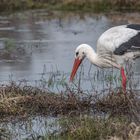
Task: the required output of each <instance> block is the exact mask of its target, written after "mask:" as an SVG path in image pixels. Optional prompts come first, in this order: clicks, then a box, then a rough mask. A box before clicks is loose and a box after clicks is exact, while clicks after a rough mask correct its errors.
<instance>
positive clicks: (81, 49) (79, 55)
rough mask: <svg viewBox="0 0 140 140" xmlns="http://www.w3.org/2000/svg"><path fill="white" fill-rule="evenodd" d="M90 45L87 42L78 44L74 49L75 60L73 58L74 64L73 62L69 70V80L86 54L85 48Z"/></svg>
mask: <svg viewBox="0 0 140 140" xmlns="http://www.w3.org/2000/svg"><path fill="white" fill-rule="evenodd" d="M89 47H90V46H89V45H87V44H81V45H79V46H78V47H77V48H76V50H75V60H74V64H73V69H72V72H71V76H70V81H72V80H73V78H74V76H75V74H76V72H77V70H78V67H79V66H80V64H81V62H82V61H83V59H84V58H85V57H86V55H87V50H88V48H89Z"/></svg>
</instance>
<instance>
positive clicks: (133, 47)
mask: <svg viewBox="0 0 140 140" xmlns="http://www.w3.org/2000/svg"><path fill="white" fill-rule="evenodd" d="M133 25H136V24H131V26H130V25H129V27H131V28H132V27H133V29H134V26H133ZM136 28H137V29H140V25H139V26H138V25H137V26H135V29H136ZM135 51H140V32H138V34H137V35H135V36H134V37H132V38H130V39H129V40H128V41H127V42H125V43H122V44H121V45H120V46H119V47H118V48H116V49H115V51H114V54H116V55H123V54H125V53H127V52H135Z"/></svg>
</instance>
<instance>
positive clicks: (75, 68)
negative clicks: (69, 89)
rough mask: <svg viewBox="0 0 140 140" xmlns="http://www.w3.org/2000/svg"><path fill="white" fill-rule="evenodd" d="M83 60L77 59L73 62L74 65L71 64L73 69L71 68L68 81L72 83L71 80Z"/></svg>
mask: <svg viewBox="0 0 140 140" xmlns="http://www.w3.org/2000/svg"><path fill="white" fill-rule="evenodd" d="M82 60H83V59H79V58H76V59H75V61H74V64H73V68H72V72H71V75H70V81H73V78H74V76H75V74H76V72H77V70H78V67H79V66H80V64H81V62H82Z"/></svg>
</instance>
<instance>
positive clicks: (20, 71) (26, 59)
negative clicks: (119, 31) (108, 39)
mask: <svg viewBox="0 0 140 140" xmlns="http://www.w3.org/2000/svg"><path fill="white" fill-rule="evenodd" d="M128 15H129V16H128ZM134 15H135V16H136V17H135V18H136V19H137V18H138V16H139V15H138V14H137V13H134V14H123V15H121V14H115V15H113V14H108V15H103V14H88V13H86V14H83V13H81V14H80V13H64V12H47V11H43V10H40V11H30V12H23V13H15V14H11V15H9V16H0V45H1V47H2V44H3V40H4V39H5V38H8V39H14V40H15V42H16V44H17V45H19V46H22V47H24V48H25V49H26V54H25V55H23V56H21V57H18V58H17V59H16V60H9V59H8V58H7V59H2V60H0V65H1V66H0V82H7V81H9V79H12V80H14V81H18V80H21V79H26V80H27V81H29V82H30V83H34V81H38V80H39V79H40V78H41V76H42V73H49V72H52V71H54V72H56V71H59V72H60V73H66V74H67V81H68V78H69V74H70V72H71V69H72V65H73V59H74V50H75V48H76V47H77V46H78V45H79V44H81V43H88V44H90V45H91V46H92V47H93V48H95V49H96V41H97V39H98V37H99V36H100V35H101V33H103V32H104V31H105V30H107V29H108V28H110V27H112V26H115V25H120V24H127V23H132V21H133V22H135V20H136V19H135V18H134ZM128 17H129V18H128ZM136 22H138V21H136ZM83 65H84V73H85V74H87V72H88V71H89V68H90V63H89V62H88V61H86V60H85V62H84V64H83ZM134 69H135V73H136V74H137V75H139V69H140V63H139V62H138V61H137V63H136V65H135V68H134ZM95 71H96V68H95V67H92V69H91V73H93V75H94V72H95ZM46 77H47V76H46ZM87 81H88V80H87ZM85 82H86V78H85ZM85 85H86V86H85ZM84 87H85V88H87V89H89V88H90V84H89V83H88V82H87V84H84ZM99 88H100V87H99Z"/></svg>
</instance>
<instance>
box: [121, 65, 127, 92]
mask: <svg viewBox="0 0 140 140" xmlns="http://www.w3.org/2000/svg"><path fill="white" fill-rule="evenodd" d="M121 76H122V88H123V91H124V92H125V91H126V75H125V72H124V68H123V67H121Z"/></svg>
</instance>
